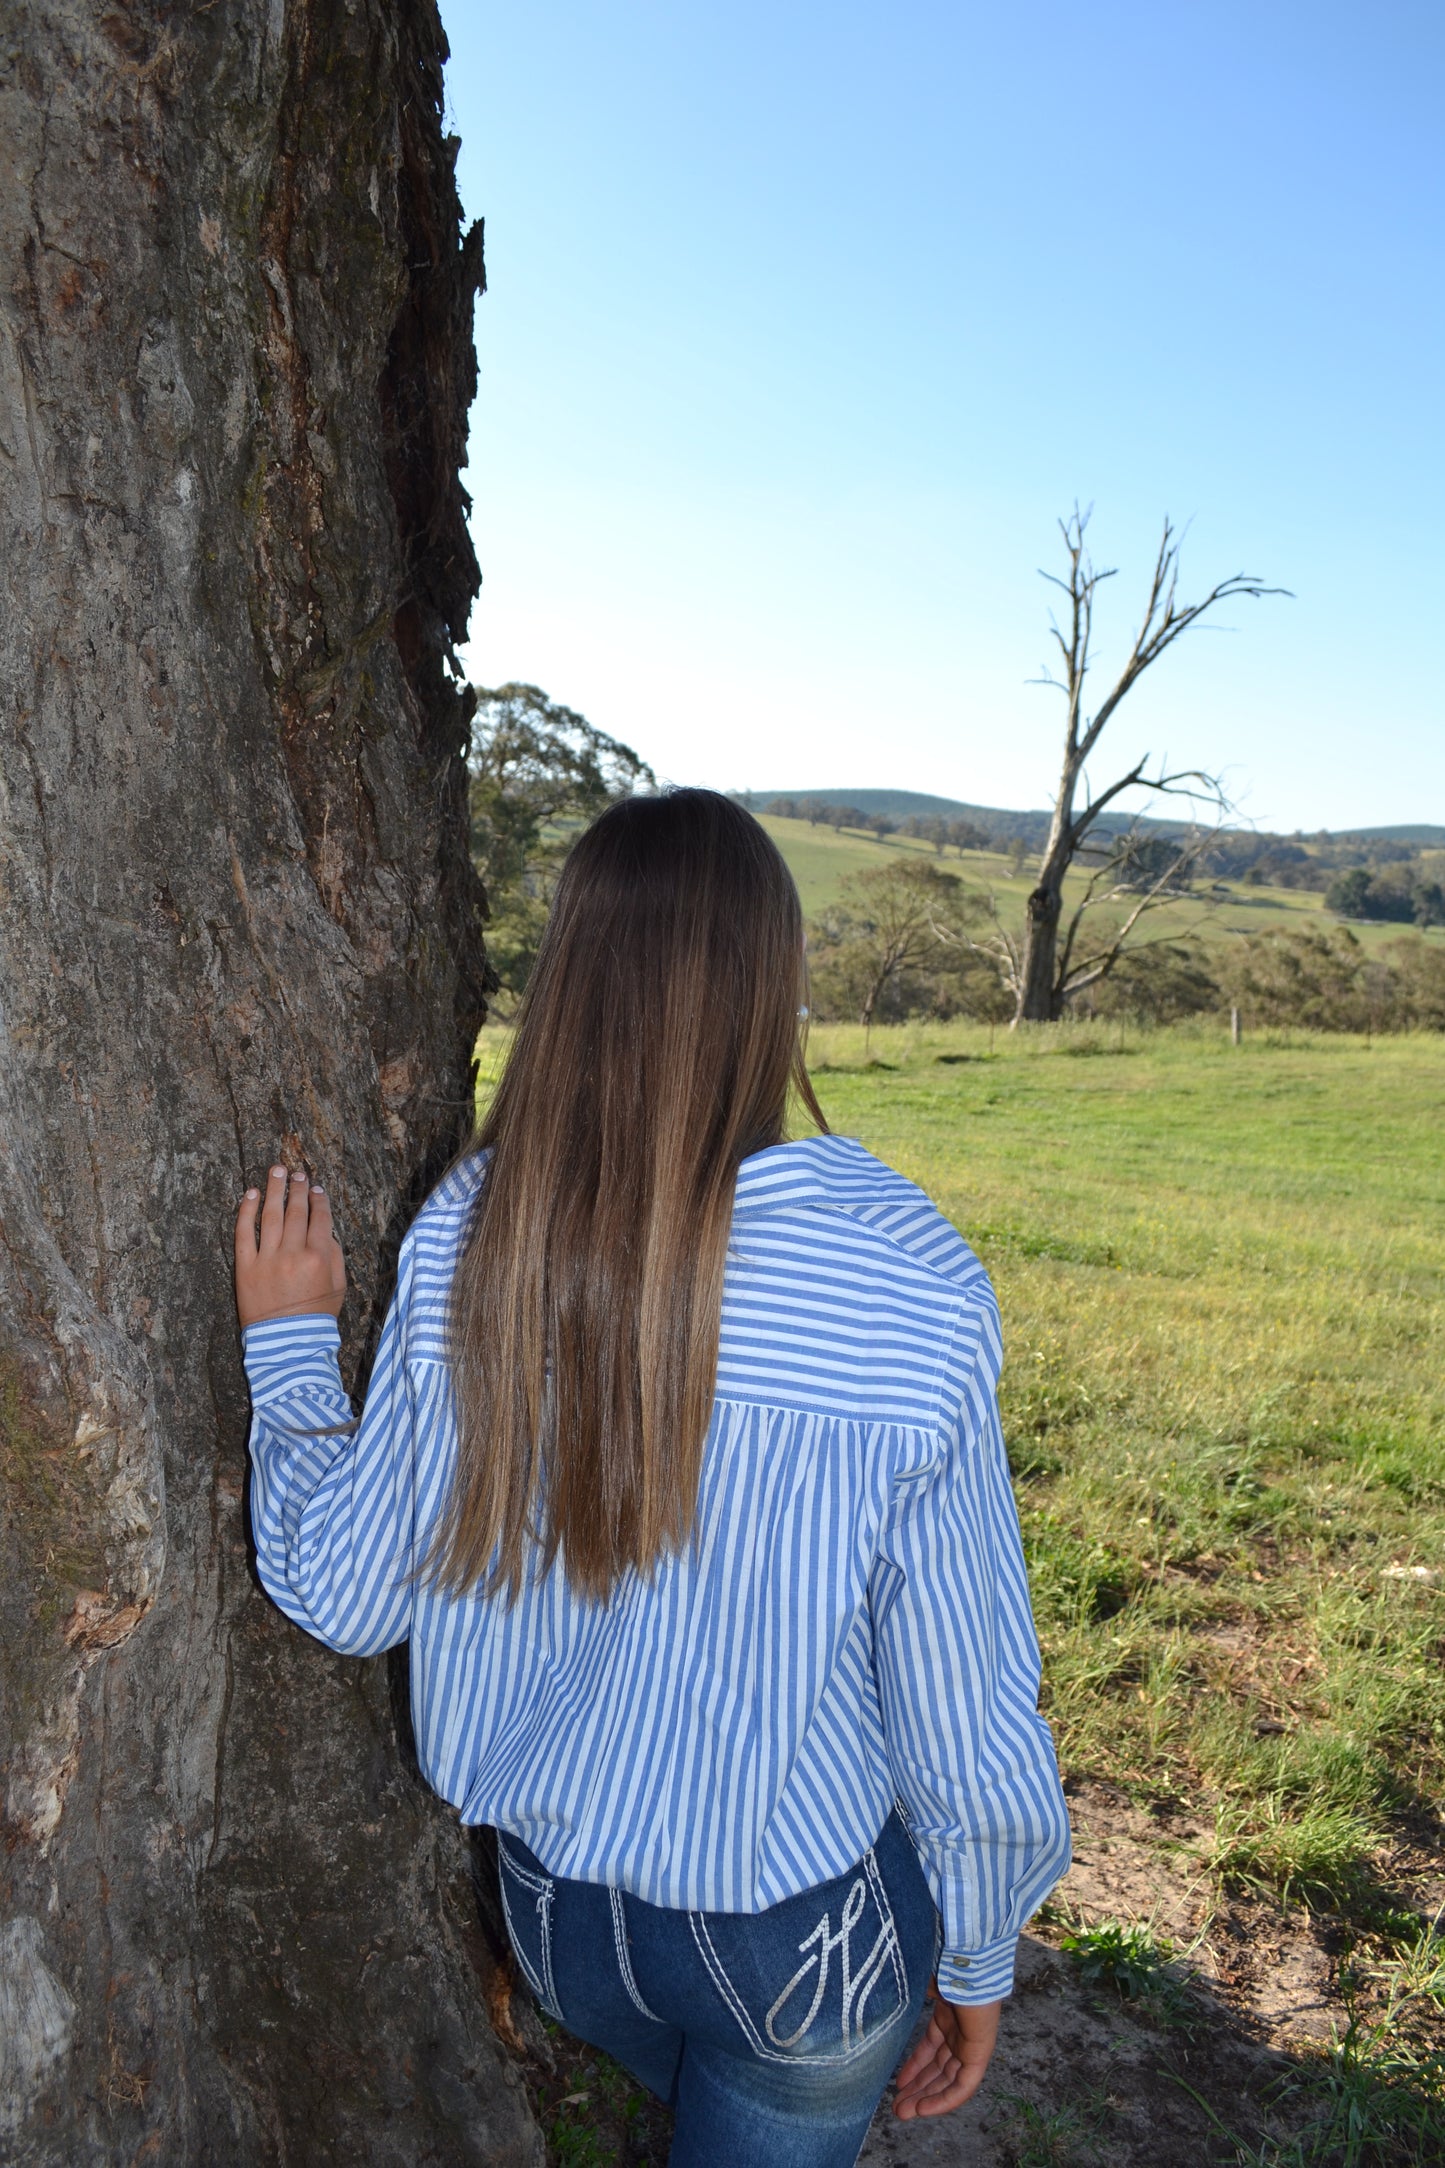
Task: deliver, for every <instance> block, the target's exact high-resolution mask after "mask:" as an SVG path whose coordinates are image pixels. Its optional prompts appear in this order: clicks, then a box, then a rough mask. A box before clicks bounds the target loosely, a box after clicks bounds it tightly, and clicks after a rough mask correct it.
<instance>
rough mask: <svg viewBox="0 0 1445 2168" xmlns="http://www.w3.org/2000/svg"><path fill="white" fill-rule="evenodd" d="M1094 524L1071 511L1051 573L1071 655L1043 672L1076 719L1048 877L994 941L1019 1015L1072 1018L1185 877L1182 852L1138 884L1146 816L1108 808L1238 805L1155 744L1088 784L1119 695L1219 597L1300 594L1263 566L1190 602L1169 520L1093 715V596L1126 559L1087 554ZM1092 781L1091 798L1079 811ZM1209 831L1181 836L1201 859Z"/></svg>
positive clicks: (1219, 814) (1046, 861) (1191, 857)
mask: <svg viewBox="0 0 1445 2168" xmlns="http://www.w3.org/2000/svg"><path fill="white" fill-rule="evenodd" d="M1088 524H1089V513H1088V512H1087V511H1084V512H1081V511H1080V510H1079V508H1078V506H1077V505H1076V506H1075V507H1074V510H1073V513H1072V515H1071V516H1070V517H1069V518H1068V519H1066V520H1060V522H1059V530H1060V532H1061V534H1062V535H1063V538H1064V549H1065V552H1066V554H1067V556H1068V572H1067V574H1066V575H1065V576H1064V577H1062V578H1060V577H1059V576H1058V575H1057V574H1055V573H1052V572H1044V573H1042V575H1041V576H1042V577H1043V578H1044V579H1046V580H1048V581H1049V583H1050V585H1051V586H1054V587H1057V588H1058V589H1059V590H1060V591H1061V592H1062V593H1063V594H1064V595H1065V596H1066V597H1067V598H1068V608H1067V611H1066V613H1065V617H1064V622H1063V624H1060V623H1059V621H1058V619H1057V618H1054V619H1052V620H1051V624H1052V630H1053V636H1054V639H1055V640H1056V642H1057V643H1058V648H1059V653H1060V655H1061V657H1062V659H1063V674H1062V676H1056V675H1055V674H1054V673H1053V672H1052V671H1046V672H1045V674H1044V678H1043V683H1045V684H1047V685H1052V686H1054V687H1056V688H1057V690H1058V691H1060V692H1061V693H1062V694H1063V695H1064V698H1065V701H1066V703H1067V708H1068V720H1067V724H1066V727H1065V734H1064V758H1063V766H1062V769H1061V771H1060V775H1059V787H1058V793H1057V796H1056V797H1055V800H1054V813H1053V819H1052V821H1051V823H1050V826H1049V835H1048V841H1047V843H1046V844H1045V846H1044V852H1043V857H1042V859H1041V861H1040V865H1039V877H1038V880H1037V882H1036V883H1035V885H1034V888H1033V890H1032V892H1031V893H1030V895H1029V899H1028V906H1027V912H1026V917H1025V923H1024V928H1023V933H1022V937H1021V938H1019V937H1016V936H1014V935H1013V934H1012V933H1011V932H1006V931H1005V929H1004V927H1003V924H1002V921H1001V920H996V930H995V933H994V935H993V937H992V951H993V953H994V954H995V957H996V960H997V961H998V963H999V966H1000V969H1001V970H1002V972H1003V974H1004V977H1005V981H1006V983H1008V984H1009V985H1010V986H1011V988H1012V990H1013V992H1014V994H1015V998H1016V1000H1017V1003H1018V1007H1017V1011H1016V1013H1015V1016H1014V1022H1015V1023H1016V1024H1017V1023H1048V1022H1052V1021H1053V1020H1054V1019H1056V1018H1057V1017H1059V1016H1061V1015H1062V1014H1063V1011H1064V1007H1065V1004H1066V1003H1067V1001H1068V1000H1069V997H1070V996H1071V995H1072V994H1076V993H1079V992H1081V991H1082V990H1083V988H1084V987H1086V986H1091V985H1094V984H1096V983H1097V982H1098V980H1100V979H1101V978H1103V977H1105V976H1106V975H1107V973H1108V972H1109V971H1111V970H1112V969H1113V967H1114V965H1115V964H1116V963H1117V962H1118V959H1119V957H1120V956H1121V955H1122V954H1123V953H1124V950H1125V947H1126V946H1127V945H1129V943H1130V937H1131V935H1132V934H1133V932H1134V930H1135V928H1136V927H1137V926H1138V924H1139V922H1140V920H1141V918H1143V917H1144V915H1145V914H1146V913H1147V912H1148V911H1150V910H1151V909H1153V908H1154V907H1155V906H1156V905H1157V904H1159V903H1161V902H1163V901H1165V900H1166V896H1167V893H1168V891H1169V890H1170V888H1171V887H1172V886H1173V885H1175V884H1176V883H1177V881H1178V878H1179V865H1178V862H1177V861H1176V862H1175V863H1174V864H1173V865H1171V866H1170V867H1168V868H1166V870H1165V871H1164V872H1163V873H1162V874H1161V875H1160V876H1159V878H1158V879H1157V880H1156V881H1153V882H1152V883H1149V882H1146V883H1145V884H1144V886H1143V887H1142V889H1141V888H1140V887H1139V886H1138V884H1137V883H1134V882H1129V883H1127V884H1126V883H1125V881H1124V880H1123V879H1122V878H1121V876H1122V874H1123V870H1124V868H1125V866H1126V865H1127V863H1128V859H1129V846H1130V845H1131V843H1133V842H1136V841H1137V823H1136V824H1134V825H1133V826H1131V828H1130V829H1128V830H1126V831H1125V832H1124V835H1123V836H1122V837H1121V836H1120V835H1118V834H1117V833H1113V834H1111V833H1109V831H1108V830H1107V829H1101V827H1100V821H1101V817H1102V815H1103V814H1104V813H1105V812H1106V811H1107V809H1108V808H1109V807H1110V806H1111V805H1113V804H1114V803H1115V801H1116V800H1117V799H1119V798H1121V797H1123V796H1124V795H1125V794H1126V793H1127V792H1129V791H1134V790H1143V791H1148V792H1151V793H1152V794H1154V795H1155V796H1156V797H1160V798H1182V799H1185V800H1186V801H1188V803H1189V805H1190V807H1191V811H1192V809H1194V808H1197V807H1199V806H1201V805H1207V806H1208V807H1210V808H1211V810H1212V812H1213V814H1214V816H1215V819H1216V820H1222V819H1223V818H1224V817H1225V815H1226V814H1227V812H1228V811H1229V804H1228V800H1227V798H1226V796H1225V793H1224V789H1223V786H1222V784H1221V782H1220V780H1219V778H1218V777H1217V776H1213V775H1210V774H1208V773H1206V772H1205V770H1203V769H1202V768H1182V769H1176V770H1170V769H1169V767H1168V765H1167V763H1165V762H1161V763H1159V764H1158V766H1157V768H1156V769H1155V770H1154V772H1152V773H1151V772H1150V756H1149V755H1148V754H1145V755H1144V757H1143V758H1142V759H1140V760H1138V761H1136V762H1135V764H1134V766H1133V767H1132V768H1130V769H1129V770H1128V772H1127V773H1126V774H1124V775H1121V776H1119V777H1118V778H1117V780H1116V781H1114V782H1112V783H1110V784H1109V785H1108V786H1107V788H1106V789H1104V790H1101V791H1099V792H1098V793H1097V794H1096V793H1095V792H1093V791H1092V790H1091V789H1090V788H1089V785H1088V780H1087V776H1086V774H1085V764H1086V763H1087V761H1088V759H1089V756H1090V754H1091V753H1092V752H1093V751H1094V749H1095V747H1096V746H1097V745H1098V743H1099V740H1100V738H1101V737H1102V736H1103V734H1104V731H1105V730H1106V728H1107V727H1108V724H1109V722H1110V720H1111V718H1112V717H1113V715H1114V713H1115V711H1116V710H1117V709H1118V707H1119V704H1120V702H1121V701H1122V700H1123V699H1124V698H1125V696H1126V695H1127V694H1128V693H1129V692H1130V691H1132V689H1133V687H1134V686H1135V685H1136V684H1137V683H1138V682H1139V679H1140V678H1141V677H1142V676H1143V675H1144V672H1145V671H1146V670H1147V669H1148V668H1149V667H1150V665H1151V664H1153V663H1156V662H1157V661H1158V660H1159V657H1160V656H1161V655H1162V654H1163V653H1164V652H1165V650H1166V649H1167V648H1170V647H1172V646H1173V644H1174V642H1175V641H1176V640H1177V639H1179V637H1180V636H1181V634H1183V633H1185V632H1187V631H1188V630H1189V628H1190V627H1191V626H1192V625H1197V624H1198V622H1199V620H1200V619H1201V618H1202V617H1203V616H1204V615H1205V614H1206V612H1207V611H1209V610H1212V609H1213V608H1214V607H1215V605H1216V604H1218V603H1221V602H1225V601H1228V600H1230V599H1232V598H1233V597H1234V596H1236V595H1249V596H1253V597H1256V598H1257V597H1259V596H1261V595H1282V594H1287V593H1288V592H1289V590H1288V588H1283V587H1267V586H1266V585H1265V584H1264V582H1263V581H1262V580H1260V579H1257V578H1256V577H1254V576H1253V575H1252V574H1249V573H1244V572H1236V573H1233V574H1232V575H1231V576H1230V577H1229V578H1228V579H1225V580H1220V581H1219V582H1218V584H1217V585H1216V586H1214V587H1211V588H1210V590H1209V592H1208V594H1207V595H1205V596H1203V598H1202V599H1201V600H1200V601H1198V602H1188V603H1186V602H1181V601H1180V599H1179V546H1180V536H1179V534H1178V532H1177V530H1176V529H1175V527H1174V526H1173V524H1172V523H1171V522H1170V521H1169V520H1168V519H1166V520H1165V522H1164V531H1163V534H1162V536H1161V537H1160V542H1159V551H1158V555H1157V556H1156V558H1155V560H1154V571H1153V575H1152V577H1151V580H1150V583H1149V594H1148V601H1147V605H1146V608H1145V611H1144V619H1143V623H1142V624H1141V626H1140V628H1139V630H1138V632H1137V633H1136V635H1135V638H1134V643H1133V646H1132V647H1131V648H1130V650H1129V654H1128V656H1127V658H1126V659H1125V662H1124V665H1123V668H1122V669H1121V670H1120V672H1119V674H1118V676H1117V678H1116V679H1115V680H1114V683H1113V685H1112V686H1111V688H1110V690H1109V692H1108V693H1107V695H1106V696H1105V698H1104V699H1103V701H1101V703H1100V705H1099V706H1098V707H1097V708H1096V709H1095V710H1094V712H1093V714H1092V715H1086V714H1085V712H1084V691H1085V683H1086V680H1087V677H1088V672H1089V664H1090V645H1091V642H1092V640H1093V632H1094V598H1095V596H1096V594H1097V592H1098V589H1099V587H1100V586H1101V585H1102V583H1103V582H1104V581H1105V580H1109V579H1113V578H1114V576H1115V568H1113V567H1110V568H1108V569H1106V570H1102V571H1101V570H1100V569H1099V568H1098V567H1097V566H1096V565H1095V564H1094V562H1093V560H1092V558H1091V557H1090V556H1089V555H1088V552H1087V550H1086V547H1085V540H1084V538H1085V532H1086V530H1087V527H1088ZM1081 785H1082V787H1083V790H1084V803H1083V805H1082V806H1081V807H1078V808H1077V809H1076V800H1077V798H1078V794H1079V790H1080V786H1081ZM1210 833H1211V829H1210V827H1209V826H1208V825H1202V824H1200V823H1199V822H1198V821H1197V820H1196V819H1193V818H1191V819H1190V821H1189V822H1188V823H1187V825H1186V829H1185V833H1184V835H1183V837H1182V838H1181V839H1180V851H1181V854H1182V855H1183V857H1184V858H1185V859H1187V860H1188V861H1189V863H1191V864H1194V863H1197V861H1198V859H1199V857H1200V856H1201V855H1202V853H1203V851H1204V850H1205V848H1206V847H1207V844H1208V841H1209V837H1210ZM1078 859H1084V860H1085V861H1093V871H1092V872H1091V875H1090V878H1089V880H1088V881H1087V882H1086V884H1085V889H1084V894H1083V896H1082V897H1081V899H1080V900H1079V902H1078V903H1077V904H1076V905H1075V907H1074V909H1073V911H1072V913H1071V915H1070V917H1069V920H1068V923H1067V925H1065V922H1064V882H1065V878H1066V876H1067V875H1068V873H1069V871H1070V869H1071V868H1072V866H1073V865H1074V863H1075V861H1076V860H1078ZM1121 902H1122V903H1124V904H1125V910H1124V916H1123V919H1122V921H1119V920H1117V919H1115V920H1114V921H1113V922H1112V923H1111V924H1110V927H1109V930H1108V932H1107V933H1106V934H1105V935H1103V936H1102V937H1101V938H1099V939H1097V940H1094V941H1092V942H1089V941H1087V940H1086V939H1085V938H1084V936H1085V933H1086V927H1087V923H1088V921H1089V915H1090V914H1091V913H1097V912H1098V911H1099V909H1100V907H1101V906H1104V905H1114V906H1118V905H1119V904H1120V903H1121ZM1095 923H1097V920H1096V921H1095Z"/></svg>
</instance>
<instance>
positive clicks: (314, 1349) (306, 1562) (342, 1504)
mask: <svg viewBox="0 0 1445 2168" xmlns="http://www.w3.org/2000/svg"><path fill="white" fill-rule="evenodd" d="M410 1279H411V1273H410V1258H409V1255H408V1250H407V1246H406V1245H403V1249H402V1258H401V1268H400V1273H399V1277H398V1281H397V1290H396V1295H395V1297H394V1298H393V1301H392V1305H391V1308H390V1310H389V1312H388V1313H387V1319H386V1324H385V1326H384V1327H383V1329H382V1335H381V1344H380V1346H379V1347H378V1349H377V1352H376V1362H375V1365H374V1367H373V1369H372V1374H371V1383H370V1387H369V1390H368V1392H367V1395H366V1412H365V1415H364V1416H363V1417H362V1418H361V1420H360V1421H359V1422H358V1421H357V1420H356V1419H355V1418H354V1417H353V1414H352V1407H351V1402H350V1400H349V1398H348V1397H347V1393H346V1390H345V1387H344V1386H343V1385H342V1382H341V1370H340V1366H339V1363H338V1361H337V1356H338V1353H339V1350H340V1347H341V1335H340V1333H339V1331H338V1330H337V1327H336V1324H335V1321H334V1320H333V1319H332V1318H330V1317H325V1316H307V1317H280V1318H269V1319H267V1320H266V1321H265V1322H263V1323H261V1324H258V1325H250V1326H248V1327H247V1329H246V1331H245V1333H244V1334H243V1336H242V1347H243V1351H244V1355H245V1363H246V1377H247V1380H248V1382H249V1384H250V1388H251V1411H252V1412H251V1524H252V1530H253V1533H254V1536H255V1542H256V1564H257V1568H258V1570H259V1572H260V1575H261V1581H262V1585H263V1586H264V1588H265V1589H266V1591H267V1593H268V1595H270V1596H271V1597H272V1598H273V1599H274V1600H275V1602H276V1603H277V1604H278V1605H279V1606H280V1608H281V1609H282V1610H283V1611H284V1612H285V1613H286V1616H287V1617H288V1618H290V1619H294V1620H295V1622H296V1624H297V1625H298V1626H303V1627H305V1629H306V1631H307V1632H308V1633H310V1634H314V1635H315V1636H316V1638H317V1639H318V1640H319V1641H324V1642H325V1643H326V1645H327V1647H328V1648H332V1649H337V1650H339V1651H340V1652H341V1654H343V1655H345V1656H375V1655H377V1654H378V1653H379V1652H380V1651H381V1650H382V1649H389V1648H392V1647H394V1646H395V1644H396V1643H397V1642H399V1641H404V1640H405V1639H406V1637H407V1635H408V1633H409V1632H410V1629H411V1621H412V1583H411V1562H412V1521H413V1499H414V1495H415V1477H414V1465H415V1462H414V1450H413V1447H414V1421H413V1410H412V1407H411V1394H410V1387H409V1383H408V1379H407V1373H406V1365H405V1362H404V1361H403V1342H404V1338H405V1320H406V1308H407V1298H408V1292H409V1287H410Z"/></svg>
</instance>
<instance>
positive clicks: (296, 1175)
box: [291, 1167, 306, 1182]
mask: <svg viewBox="0 0 1445 2168" xmlns="http://www.w3.org/2000/svg"><path fill="white" fill-rule="evenodd" d="M291 1179H292V1181H293V1182H304V1181H305V1179H306V1177H305V1175H304V1174H303V1173H302V1171H301V1169H300V1168H299V1167H298V1168H297V1169H296V1172H295V1173H294V1174H293V1175H292V1177H291Z"/></svg>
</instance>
